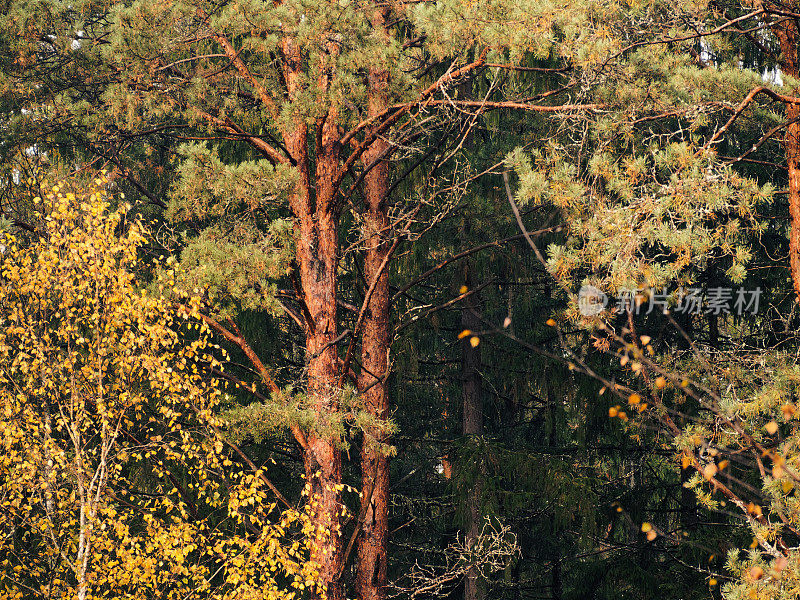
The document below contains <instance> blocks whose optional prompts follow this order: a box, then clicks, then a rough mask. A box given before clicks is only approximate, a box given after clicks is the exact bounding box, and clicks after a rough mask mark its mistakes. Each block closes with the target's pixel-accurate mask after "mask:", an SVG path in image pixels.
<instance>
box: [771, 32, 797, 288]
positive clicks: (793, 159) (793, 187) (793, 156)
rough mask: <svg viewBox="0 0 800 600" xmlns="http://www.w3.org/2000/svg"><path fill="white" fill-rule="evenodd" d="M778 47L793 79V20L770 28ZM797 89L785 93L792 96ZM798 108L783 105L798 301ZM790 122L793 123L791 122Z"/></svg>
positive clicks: (791, 260)
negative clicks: (784, 108) (786, 124)
mask: <svg viewBox="0 0 800 600" xmlns="http://www.w3.org/2000/svg"><path fill="white" fill-rule="evenodd" d="M773 32H774V33H775V35H776V37H777V38H778V42H779V43H780V47H781V70H782V71H783V73H785V74H786V75H789V76H791V77H792V78H794V79H796V78H797V77H798V75H799V74H800V57H798V48H797V43H798V25H797V22H796V20H795V19H786V20H782V21H781V22H780V23H779V24H777V25H775V26H774V27H773ZM797 92H798V90H797V89H791V90H788V93H789V94H790V95H796V94H797ZM798 117H800V106H798V105H797V104H786V119H787V121H789V123H790V124H789V125H788V126H787V127H786V137H785V140H784V144H783V146H784V151H785V153H786V166H787V168H788V170H789V214H790V215H791V219H792V224H791V228H790V231H789V268H790V270H791V274H792V282H793V284H794V292H795V295H796V296H797V299H798V301H800V122H798V121H796V119H798ZM792 121H794V122H792Z"/></svg>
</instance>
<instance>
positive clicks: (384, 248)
mask: <svg viewBox="0 0 800 600" xmlns="http://www.w3.org/2000/svg"><path fill="white" fill-rule="evenodd" d="M385 20H386V14H385V13H383V12H381V11H376V14H375V15H374V17H373V26H374V27H375V28H376V30H378V31H384V23H385ZM384 33H385V32H384ZM387 85H388V74H387V72H386V71H385V70H377V69H373V70H371V71H370V73H369V94H370V96H369V106H368V110H369V116H374V115H378V114H380V113H381V112H383V111H384V110H385V109H386V105H387V98H386V88H387ZM388 146H389V145H388V143H387V142H386V141H385V140H383V139H381V138H378V139H377V140H376V141H375V142H374V143H373V144H372V145H371V146H370V147H369V148H368V149H367V150H366V151H365V152H364V155H363V161H362V162H363V164H364V166H365V168H370V167H372V168H371V170H370V171H369V172H368V173H367V174H366V176H365V178H364V187H365V203H366V211H365V214H364V237H365V250H364V276H365V277H366V281H367V285H368V286H372V285H374V290H373V292H372V295H371V296H370V297H369V299H368V301H367V306H366V312H365V314H364V325H363V329H364V333H363V337H362V341H361V374H360V376H359V381H358V386H359V389H360V390H361V392H362V395H363V400H364V405H365V407H366V409H367V411H369V413H370V415H372V417H373V418H374V419H375V420H376V424H377V423H379V422H380V421H381V420H384V419H387V418H388V416H389V400H388V395H387V390H386V376H387V374H388V369H389V348H390V343H391V332H390V329H389V327H390V322H389V275H388V271H389V270H388V268H386V261H387V260H388V258H389V255H390V252H391V244H390V240H389V239H388V238H389V235H388V234H389V216H388V213H387V203H386V201H387V194H388V190H389V165H388V163H387V161H386V154H387V150H388ZM375 161H378V162H377V163H376V164H374V166H373V163H375ZM387 441H388V440H387V439H386V436H385V435H384V434H383V433H381V431H380V430H379V428H378V427H372V428H370V429H368V430H367V431H365V432H364V442H363V444H362V447H361V474H362V475H361V477H362V492H363V496H362V499H361V503H362V505H361V515H363V522H362V524H361V535H360V537H359V544H358V570H357V577H356V595H357V597H358V598H359V599H360V600H384V598H385V597H386V577H387V570H386V560H387V552H388V543H389V459H388V457H387V456H386V454H385V452H383V450H382V444H384V443H386V442H387Z"/></svg>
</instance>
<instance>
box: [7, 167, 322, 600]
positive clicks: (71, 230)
mask: <svg viewBox="0 0 800 600" xmlns="http://www.w3.org/2000/svg"><path fill="white" fill-rule="evenodd" d="M105 186H107V182H106V181H105V178H104V177H102V176H100V177H99V178H98V179H96V180H95V184H94V185H93V186H92V187H91V188H90V189H84V190H76V191H75V192H74V193H73V192H67V191H66V190H65V189H59V187H53V188H52V191H51V193H50V194H49V195H47V196H46V197H44V198H42V199H38V200H37V202H38V204H37V206H38V207H39V209H40V213H41V214H40V216H41V220H40V222H41V223H42V226H41V228H40V230H39V231H38V232H37V234H36V236H35V240H34V241H33V242H32V243H31V244H29V245H28V246H27V247H20V246H19V245H18V244H17V243H16V242H15V241H14V240H13V239H12V238H10V237H8V238H7V239H6V240H5V241H4V245H3V255H2V257H1V258H0V597H3V598H9V599H13V598H64V599H72V598H76V599H79V600H84V599H93V598H114V599H121V598H130V599H134V598H136V599H138V598H165V599H166V598H174V599H179V598H180V599H183V598H190V597H191V598H198V597H201V598H214V599H220V600H222V599H274V600H280V599H285V600H291V599H292V598H294V597H295V595H296V594H299V593H300V590H303V589H306V588H309V587H312V588H313V587H314V586H316V581H317V577H318V573H317V567H316V565H315V564H314V563H313V562H311V561H310V560H308V558H307V557H308V556H309V553H310V548H309V545H310V542H309V541H308V540H311V539H313V538H314V535H313V531H312V528H311V525H310V519H309V515H308V514H306V513H303V512H297V511H293V510H288V511H283V512H281V511H280V510H278V509H277V508H276V506H275V504H273V503H271V496H270V495H269V491H268V490H267V488H266V487H265V482H264V478H263V477H262V474H261V473H252V472H247V473H246V472H244V471H243V470H241V469H239V468H238V466H237V465H236V464H234V463H232V461H231V460H230V458H228V457H227V456H226V455H225V454H224V449H225V445H224V440H223V439H222V438H221V437H220V435H219V434H218V433H217V432H218V431H219V428H220V427H221V426H222V425H223V423H221V422H220V421H219V420H218V419H217V417H215V416H214V415H215V409H216V405H217V402H218V400H219V397H220V391H219V389H218V384H217V382H216V381H215V380H214V379H213V378H211V377H209V376H208V373H209V372H210V369H209V367H211V366H215V367H216V368H221V367H220V365H219V364H218V363H217V362H216V361H215V359H214V358H213V356H211V355H210V354H209V353H208V351H207V350H206V348H207V347H209V342H208V337H207V332H206V331H205V329H204V327H203V325H202V323H201V322H200V320H199V319H197V307H198V300H197V299H195V298H186V299H185V301H184V302H183V305H182V306H183V308H181V309H180V310H177V309H176V308H175V305H174V304H173V303H172V302H171V301H169V300H168V299H166V298H165V297H163V296H160V295H153V294H150V293H147V292H145V291H142V290H140V289H137V287H136V286H135V281H134V272H135V270H136V269H138V268H140V267H141V263H140V258H139V252H140V251H141V246H142V242H143V241H144V240H145V232H144V230H143V228H142V227H141V225H140V224H138V223H137V222H133V223H131V222H126V218H125V217H126V214H125V208H124V207H123V208H122V209H120V210H118V211H112V210H110V208H109V203H108V198H107V195H106V193H105V192H104V187H105ZM161 273H162V274H161V281H160V284H161V286H162V289H170V290H171V291H172V292H175V291H176V290H174V289H172V288H173V287H174V275H173V274H172V273H171V272H169V271H164V270H162V271H161ZM156 283H159V282H156ZM178 292H179V291H178ZM194 330H197V331H194ZM198 331H199V333H198Z"/></svg>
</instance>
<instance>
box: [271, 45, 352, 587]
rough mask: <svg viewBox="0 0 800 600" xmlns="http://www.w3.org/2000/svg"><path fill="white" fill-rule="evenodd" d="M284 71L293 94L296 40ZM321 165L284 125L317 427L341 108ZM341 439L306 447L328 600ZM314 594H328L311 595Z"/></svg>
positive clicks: (304, 131) (324, 392)
mask: <svg viewBox="0 0 800 600" xmlns="http://www.w3.org/2000/svg"><path fill="white" fill-rule="evenodd" d="M282 50H283V58H284V62H285V65H286V67H285V71H284V73H285V77H286V83H287V88H288V91H289V94H290V96H293V95H294V94H295V92H296V91H297V90H296V86H297V81H298V78H299V73H300V69H301V63H302V57H301V56H300V52H299V51H298V50H297V49H296V48H295V47H294V46H293V44H292V42H291V40H285V41H284V44H283V47H282ZM318 127H319V130H318V131H317V132H316V133H317V152H316V154H317V156H316V170H315V173H314V186H313V188H312V185H311V183H312V182H311V165H310V160H309V152H308V128H307V125H306V124H305V121H304V120H303V119H302V118H301V117H298V118H297V119H296V120H295V122H294V124H293V128H292V129H291V130H287V131H284V134H283V137H284V143H285V145H286V148H287V150H288V151H289V154H290V155H291V157H292V159H293V160H294V161H295V163H296V165H297V172H298V180H297V184H296V186H295V189H294V192H293V194H292V197H291V199H290V203H291V209H292V212H293V214H294V216H295V218H296V234H295V256H296V259H297V264H298V270H299V274H300V288H301V289H300V291H301V294H302V298H301V300H302V302H303V303H304V305H305V307H306V308H307V313H306V314H307V317H306V319H307V321H308V322H307V323H306V352H307V357H308V359H307V360H308V365H307V366H308V401H309V406H310V408H311V409H312V410H313V411H314V412H315V413H316V415H317V418H318V427H322V428H324V424H325V420H326V417H328V416H329V415H332V414H334V413H336V412H337V411H338V409H339V394H338V387H339V386H338V380H339V373H338V355H337V352H336V346H335V344H333V343H332V342H333V340H334V339H335V338H336V330H337V323H336V285H337V277H336V271H337V259H338V232H337V217H336V210H335V205H334V195H335V187H334V185H333V180H334V178H335V176H336V174H337V172H338V167H339V143H338V140H337V136H336V135H335V127H336V115H335V111H334V110H333V109H331V110H330V111H329V115H328V119H327V120H326V121H325V122H322V123H319V124H318ZM337 442H338V440H336V439H335V438H334V437H333V435H332V433H331V432H324V431H316V430H312V431H309V432H308V433H307V434H306V446H305V448H304V449H303V450H304V452H303V460H304V463H305V473H306V480H307V482H308V485H309V487H310V490H309V491H310V494H311V497H310V501H311V503H312V507H313V509H314V517H313V520H314V525H315V527H316V529H317V532H318V533H317V544H316V545H315V548H314V551H313V555H312V558H313V559H314V560H315V561H317V562H318V563H319V565H320V581H321V583H322V585H324V586H325V588H326V596H327V598H328V600H342V599H343V598H344V594H343V589H342V586H341V583H340V581H339V575H340V571H341V568H340V567H341V561H342V542H341V536H340V535H339V533H340V531H339V530H340V519H341V513H342V506H341V502H340V488H339V486H340V484H341V474H342V458H341V452H340V450H339V445H338V443H337ZM311 597H312V598H320V597H322V594H320V593H316V592H315V593H313V594H312V596H311Z"/></svg>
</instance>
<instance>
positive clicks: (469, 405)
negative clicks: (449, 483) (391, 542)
mask: <svg viewBox="0 0 800 600" xmlns="http://www.w3.org/2000/svg"><path fill="white" fill-rule="evenodd" d="M466 237H468V236H467V235H465V238H466ZM472 284H473V282H472V269H471V264H470V261H469V260H466V261H465V262H464V285H465V286H467V288H470V287H471V286H472ZM461 328H462V330H466V329H469V330H470V331H477V330H480V329H481V322H480V319H479V318H478V299H477V295H475V294H474V295H471V296H467V297H466V298H465V299H464V302H463V308H462V309H461ZM471 338H472V336H470V335H467V336H465V337H464V338H463V339H462V341H461V393H462V401H463V411H464V412H463V417H462V433H463V435H464V436H466V437H471V438H476V437H478V436H481V435H483V384H482V381H481V349H480V345H477V346H473V345H472V342H471ZM481 479H482V477H481V474H478V475H477V478H476V482H475V485H474V486H472V488H471V489H470V490H469V492H468V497H467V527H466V529H467V532H466V541H467V545H469V546H471V545H473V544H474V543H475V541H476V540H477V538H478V536H479V535H480V529H481V523H482V521H483V514H482V511H481V496H482V493H483V485H482V483H483V482H482V480H481ZM482 596H483V592H482V589H481V585H480V581H479V578H478V573H477V571H476V570H475V569H471V570H470V571H469V572H468V573H467V578H466V581H465V583H464V600H479V599H480V598H481V597H482Z"/></svg>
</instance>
